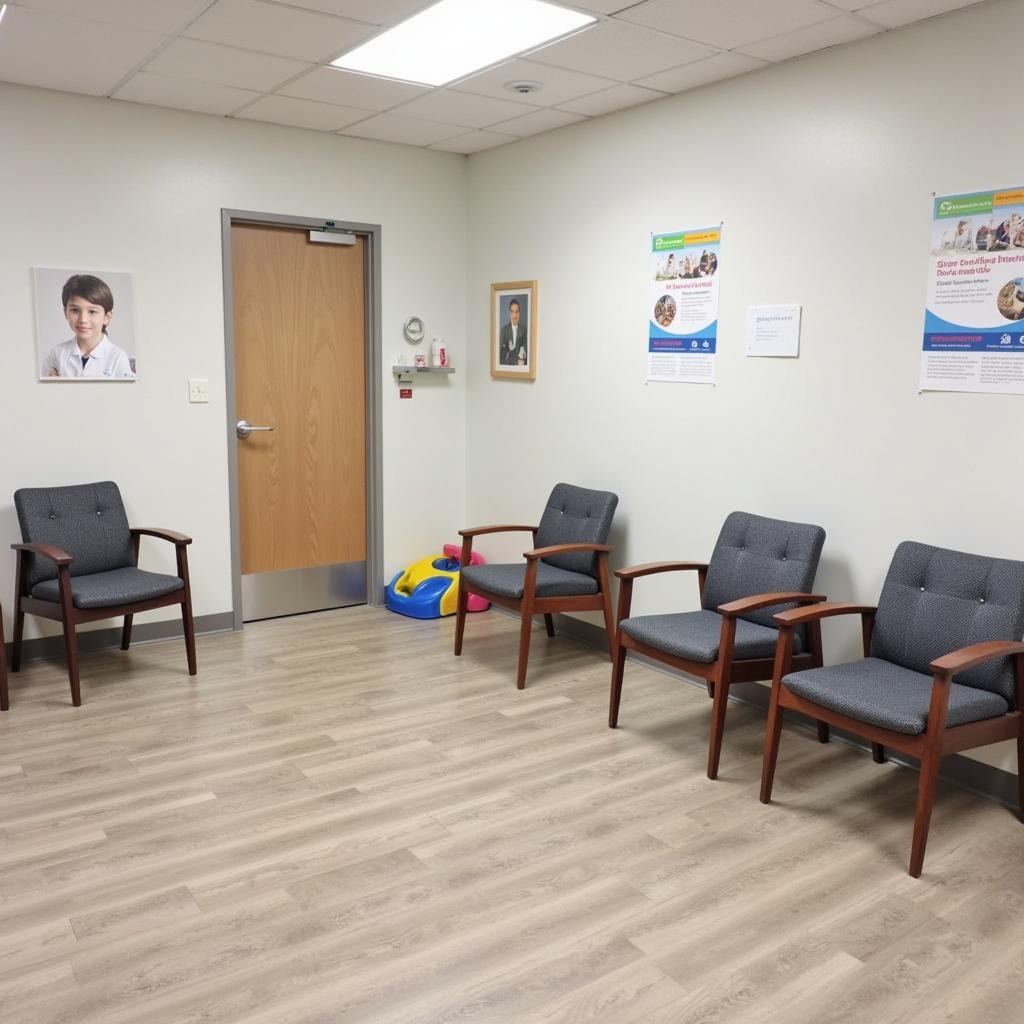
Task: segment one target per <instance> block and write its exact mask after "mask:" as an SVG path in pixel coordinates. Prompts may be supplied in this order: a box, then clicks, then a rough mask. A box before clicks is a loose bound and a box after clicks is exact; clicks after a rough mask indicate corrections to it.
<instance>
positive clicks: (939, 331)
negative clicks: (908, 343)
mask: <svg viewBox="0 0 1024 1024" xmlns="http://www.w3.org/2000/svg"><path fill="white" fill-rule="evenodd" d="M929 258H930V266H929V272H928V304H927V308H926V310H925V317H924V348H923V351H922V353H921V389H922V390H923V391H981V392H990V393H1003V394H1017V395H1019V394H1024V186H1019V187H1016V188H1005V189H998V190H995V191H992V192H971V193H968V194H966V195H957V196H936V197H935V201H934V205H933V207H932V245H931V255H930V257H929Z"/></svg>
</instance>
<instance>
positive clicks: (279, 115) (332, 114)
mask: <svg viewBox="0 0 1024 1024" xmlns="http://www.w3.org/2000/svg"><path fill="white" fill-rule="evenodd" d="M367 114H369V111H368V110H353V109H352V108H351V107H340V106H337V105H336V104H334V103H314V102H313V101H312V100H297V99H293V98H292V97H291V96H264V97H262V98H261V99H258V100H257V101H256V102H255V103H253V104H251V105H250V106H248V107H246V108H245V110H241V111H239V112H238V113H237V114H235V117H242V118H245V119H246V120H249V121H270V122H272V123H273V124H286V125H290V126H291V127H293V128H313V129H315V130H317V131H322V132H334V131H337V130H338V129H339V128H345V127H347V126H348V125H350V124H352V123H353V122H354V121H358V120H360V118H363V117H366V116H367Z"/></svg>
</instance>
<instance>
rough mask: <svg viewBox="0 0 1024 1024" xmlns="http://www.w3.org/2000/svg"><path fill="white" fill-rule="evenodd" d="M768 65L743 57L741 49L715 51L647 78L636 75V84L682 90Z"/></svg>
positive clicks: (663, 89)
mask: <svg viewBox="0 0 1024 1024" xmlns="http://www.w3.org/2000/svg"><path fill="white" fill-rule="evenodd" d="M767 66H768V65H767V64H766V63H765V62H764V61H763V60H757V59H755V58H754V57H745V56H744V55H743V54H741V53H716V54H715V55H714V56H713V57H705V58H704V60H698V61H694V62H693V63H692V64H684V65H683V66H682V67H681V68H672V69H671V70H669V71H659V72H658V74H656V75H648V77H647V78H638V79H637V80H636V82H635V84H636V85H644V86H647V87H649V88H651V89H660V90H661V91H662V92H683V91H685V90H686V89H695V88H696V87H697V86H698V85H707V83H708V82H720V81H721V80H722V79H724V78H735V77H736V75H742V74H745V73H746V72H748V71H756V70H757V69H758V68H764V67H767Z"/></svg>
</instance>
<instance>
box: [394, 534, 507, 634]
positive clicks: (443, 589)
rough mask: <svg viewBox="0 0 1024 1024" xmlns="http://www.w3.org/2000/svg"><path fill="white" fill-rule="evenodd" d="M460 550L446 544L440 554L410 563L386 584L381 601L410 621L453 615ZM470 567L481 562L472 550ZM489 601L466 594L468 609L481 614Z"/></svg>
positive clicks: (457, 597) (480, 558) (457, 586)
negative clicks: (408, 617) (406, 616)
mask: <svg viewBox="0 0 1024 1024" xmlns="http://www.w3.org/2000/svg"><path fill="white" fill-rule="evenodd" d="M461 554H462V549H461V548H460V547H458V546H457V545H455V544H445V546H444V554H443V555H428V556H427V557H426V558H421V559H420V560H419V561H418V562H413V564H412V565H410V566H409V568H408V569H406V570H405V572H400V573H398V574H397V575H396V576H395V578H394V579H393V580H392V581H391V582H390V583H389V584H388V588H387V591H386V593H385V597H384V602H385V604H386V605H387V606H388V608H390V609H391V611H393V612H398V614H399V615H408V616H410V617H411V618H413V619H439V618H441V616H442V615H454V614H455V606H456V603H457V601H458V599H459V556H460V555H461ZM469 564H470V565H483V564H484V560H483V557H482V556H481V555H478V554H477V553H476V552H475V551H474V552H473V554H472V556H471V557H470V560H469ZM490 606H491V602H490V601H485V600H484V599H483V598H482V597H477V595H476V594H470V595H469V610H470V611H471V612H483V611H486V610H487V609H488V608H490Z"/></svg>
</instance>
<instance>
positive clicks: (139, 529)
mask: <svg viewBox="0 0 1024 1024" xmlns="http://www.w3.org/2000/svg"><path fill="white" fill-rule="evenodd" d="M130 532H131V535H132V538H133V539H134V538H136V537H156V538H158V539H159V540H166V541H170V542H171V543H172V544H176V545H184V544H191V543H192V538H191V537H186V536H185V534H183V533H178V532H177V531H176V530H162V529H159V528H158V527H155V526H133V527H132V528H131V531H130Z"/></svg>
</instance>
